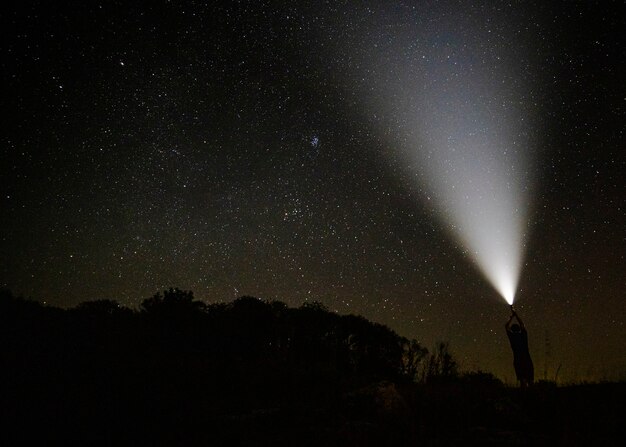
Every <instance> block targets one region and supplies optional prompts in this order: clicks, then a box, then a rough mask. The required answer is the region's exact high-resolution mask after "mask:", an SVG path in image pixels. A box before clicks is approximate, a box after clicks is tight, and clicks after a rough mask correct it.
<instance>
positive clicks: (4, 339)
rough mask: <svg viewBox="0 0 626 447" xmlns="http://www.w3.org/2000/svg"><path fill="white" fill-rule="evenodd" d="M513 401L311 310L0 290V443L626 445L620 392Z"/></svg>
mask: <svg viewBox="0 0 626 447" xmlns="http://www.w3.org/2000/svg"><path fill="white" fill-rule="evenodd" d="M518 391H519V390H515V389H511V388H508V387H504V386H503V385H502V383H501V382H500V381H499V380H497V379H496V378H494V377H493V376H492V375H490V374H488V373H465V374H460V373H459V371H458V368H457V364H456V362H455V361H454V359H453V357H452V356H451V355H450V353H449V349H448V346H447V344H445V343H440V344H439V345H438V346H436V347H435V348H434V349H433V352H429V351H428V350H427V349H426V348H425V347H423V346H421V345H420V344H419V343H418V342H417V341H415V340H408V339H406V338H404V337H401V336H399V335H398V334H396V333H395V332H394V331H392V330H391V329H389V328H388V327H386V326H383V325H380V324H376V323H372V322H370V321H368V320H366V319H365V318H363V317H360V316H355V315H338V314H336V313H333V312H329V311H328V310H327V309H326V308H325V307H324V306H323V305H322V304H320V303H305V304H304V305H302V306H301V307H299V308H290V307H288V306H287V305H286V304H285V303H282V302H279V301H262V300H259V299H257V298H252V297H242V298H239V299H237V300H235V301H233V302H230V303H218V304H209V305H207V304H205V303H203V302H201V301H198V300H195V299H194V297H193V294H192V293H191V292H187V291H182V290H179V289H170V290H167V291H164V292H163V293H158V294H156V295H154V296H153V297H151V298H148V299H145V300H144V301H143V302H142V303H141V306H140V307H139V309H137V310H133V309H129V308H127V307H124V306H121V305H120V304H119V303H117V302H115V301H109V300H101V301H90V302H85V303H82V304H80V305H78V306H76V307H75V308H72V309H60V308H57V307H50V306H44V305H41V304H40V303H38V302H36V301H30V300H25V299H23V298H19V297H15V296H13V295H12V294H11V293H10V292H8V291H3V292H0V445H2V446H5V445H6V446H12V445H34V444H36V443H37V444H41V445H57V444H60V443H63V444H65V445H90V446H93V445H111V446H119V445H146V446H154V445H168V446H170V445H172V446H174V445H184V446H192V445H202V446H206V445H219V446H228V445H259V446H260V445H268V446H269V445H271V446H295V445H297V446H308V445H310V446H318V445H319V446H333V445H336V446H344V445H350V446H382V445H390V446H403V445H406V446H409V445H411V446H412V445H459V444H460V443H463V444H464V445H504V444H510V445H568V446H570V445H577V444H576V443H574V444H572V442H571V440H572V439H578V440H580V441H581V442H582V444H579V445H591V444H592V443H594V442H595V441H597V440H598V439H599V440H600V441H607V440H609V441H612V440H613V439H623V437H620V436H619V433H621V432H620V430H621V429H620V427H622V426H623V424H621V420H622V416H623V411H620V410H619V408H620V407H621V406H622V403H623V400H624V398H625V396H624V387H623V386H622V385H620V384H614V385H607V386H604V387H602V388H598V387H596V388H588V389H580V390H564V389H557V388H556V387H548V388H546V387H545V386H544V387H543V388H540V387H535V388H534V389H532V390H530V391H528V392H527V394H523V395H522V394H520V395H518V394H517V392H518ZM592 410H593V411H592ZM590 414H593V417H590V416H589V415H590ZM600 444H602V442H600ZM603 445H613V444H611V443H610V442H609V443H606V442H605V443H604V444H603ZM616 445H617V444H616Z"/></svg>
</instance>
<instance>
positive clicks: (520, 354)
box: [504, 306, 535, 388]
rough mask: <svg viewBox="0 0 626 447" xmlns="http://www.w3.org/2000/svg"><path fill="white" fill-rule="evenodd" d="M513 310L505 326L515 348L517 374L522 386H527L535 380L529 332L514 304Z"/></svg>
mask: <svg viewBox="0 0 626 447" xmlns="http://www.w3.org/2000/svg"><path fill="white" fill-rule="evenodd" d="M511 312H512V314H511V318H509V321H507V322H506V325H505V326H504V327H505V328H506V335H507V336H508V337H509V341H510V342H511V349H513V366H514V367H515V375H516V376H517V380H519V382H520V386H521V387H522V388H526V387H527V386H528V385H530V384H532V383H533V381H534V380H535V368H534V367H533V361H532V359H531V358H530V353H529V352H528V333H527V332H526V328H525V327H524V323H523V322H522V320H521V318H520V317H519V316H518V315H517V313H516V312H515V310H513V306H511ZM513 319H515V320H517V323H513Z"/></svg>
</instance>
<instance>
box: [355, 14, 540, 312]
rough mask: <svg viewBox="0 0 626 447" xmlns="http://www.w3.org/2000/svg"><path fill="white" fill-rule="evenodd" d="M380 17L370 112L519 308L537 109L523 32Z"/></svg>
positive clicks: (372, 54)
mask: <svg viewBox="0 0 626 447" xmlns="http://www.w3.org/2000/svg"><path fill="white" fill-rule="evenodd" d="M466 12H467V11H466ZM380 17H382V19H381V22H382V23H378V24H376V27H377V28H378V29H383V30H386V31H385V33H386V34H384V35H382V36H379V34H372V33H370V34H369V35H370V36H374V37H373V38H374V39H375V42H368V44H370V45H368V47H369V48H375V50H372V51H368V54H367V56H368V59H369V60H371V61H373V64H372V65H370V66H369V67H368V68H367V70H366V72H365V74H364V75H363V78H364V79H365V78H366V77H368V79H369V82H370V85H369V86H367V88H366V90H365V94H366V95H367V94H369V95H370V99H369V101H370V107H371V106H372V105H374V109H373V110H372V112H374V113H376V114H378V115H384V116H385V123H384V126H385V128H386V133H387V135H389V136H390V139H391V140H392V141H391V144H392V145H393V146H394V147H400V150H399V152H398V153H399V154H400V155H401V160H402V161H403V165H404V166H406V167H407V172H408V173H409V174H410V175H411V177H413V178H415V179H416V185H417V187H418V188H419V189H420V191H421V192H422V194H423V195H424V196H429V200H430V197H432V199H433V201H434V203H435V208H436V209H437V211H438V215H439V217H440V218H441V220H442V222H443V223H444V225H445V226H446V228H448V229H449V231H450V233H451V234H452V235H453V237H454V238H455V239H456V240H457V241H459V243H460V244H461V245H462V246H463V247H464V249H465V252H466V254H467V255H468V256H469V257H470V258H471V259H472V260H473V261H474V263H475V264H476V266H477V267H478V269H479V270H480V271H481V272H482V273H483V275H484V276H485V278H486V279H487V280H488V281H489V282H490V283H491V284H492V286H493V287H494V288H495V290H496V291H497V292H498V293H499V294H500V295H501V296H502V297H503V298H504V299H505V300H506V302H507V303H509V304H512V303H513V301H514V299H515V292H516V290H517V286H518V281H519V278H520V274H521V268H522V263H523V255H524V246H525V229H526V221H527V217H528V205H529V198H530V189H531V188H530V186H531V181H530V178H529V174H528V173H529V172H530V168H531V161H532V157H530V156H529V154H530V153H531V152H532V148H533V146H534V140H535V136H534V135H533V134H532V127H533V126H532V122H533V111H534V109H535V108H536V107H537V104H536V100H534V99H533V93H532V89H531V88H530V84H531V83H529V82H527V79H528V77H529V74H528V72H529V63H528V61H527V60H526V61H525V60H524V57H523V52H522V51H521V49H520V48H516V47H515V45H516V42H517V44H518V45H519V44H520V42H521V41H522V38H521V37H520V36H509V37H510V39H509V38H507V36H506V29H507V28H506V26H507V23H499V24H496V26H497V27H498V29H499V32H498V33H497V34H494V33H492V32H491V30H492V27H493V26H494V24H493V23H491V22H490V18H489V17H486V18H485V19H484V21H482V23H481V20H479V19H477V18H476V16H473V17H470V15H468V14H465V13H464V12H462V11H459V12H457V13H456V14H454V13H444V14H440V11H439V12H438V11H436V10H430V11H418V12H417V13H416V14H415V15H414V16H410V15H407V16H406V17H405V16H399V15H398V14H396V13H389V14H387V15H385V12H383V13H381V15H380ZM512 20H514V18H513V19H512ZM417 23H419V24H420V25H419V26H418V25H416V24H417ZM511 23H515V22H513V21H512V22H511ZM396 30H398V31H396ZM371 92H378V95H376V94H375V93H374V94H372V93H371ZM381 112H382V113H381Z"/></svg>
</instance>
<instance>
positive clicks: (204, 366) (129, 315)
mask: <svg viewBox="0 0 626 447" xmlns="http://www.w3.org/2000/svg"><path fill="white" fill-rule="evenodd" d="M0 335H1V340H0V344H1V347H2V353H3V356H6V357H5V358H6V360H7V361H8V362H9V364H19V365H22V366H23V367H26V368H28V369H35V370H38V369H40V368H42V367H46V366H48V365H50V364H58V363H63V364H65V365H67V366H68V367H70V366H71V367H72V368H77V371H78V370H80V371H81V372H84V373H94V372H95V371H93V370H98V371H100V370H111V371H110V372H111V373H115V371H114V370H115V367H116V366H122V365H123V366H125V367H126V366H128V365H129V364H132V365H134V366H137V367H141V366H143V365H145V364H150V365H151V366H152V367H157V366H158V367H159V368H168V367H170V366H172V365H170V363H171V362H189V363H190V364H189V365H187V366H188V367H189V368H188V369H193V370H194V371H187V372H186V374H196V373H197V371H201V374H202V375H203V377H204V378H205V380H206V379H209V378H210V379H222V378H223V376H226V377H228V378H229V380H230V381H231V382H232V380H233V378H237V379H241V380H245V381H248V380H252V379H251V378H250V376H254V377H255V379H254V380H255V381H262V382H266V383H267V382H281V381H283V380H285V377H283V376H284V375H287V376H288V377H289V381H291V382H293V381H294V377H295V378H297V379H296V382H297V381H299V380H306V381H311V380H312V381H324V380H329V379H332V381H333V382H342V381H347V382H349V383H351V384H357V385H358V384H367V383H371V382H372V381H379V380H411V381H422V382H423V381H428V380H433V379H441V378H446V377H455V376H456V375H457V373H458V369H457V364H456V362H455V360H454V359H453V358H452V356H451V355H450V353H449V350H448V346H447V344H445V343H440V344H439V345H438V346H437V347H436V348H435V350H434V352H433V353H429V351H428V350H427V349H426V348H425V347H423V346H421V345H420V344H419V343H418V342H417V341H416V340H409V339H407V338H404V337H401V336H399V335H398V334H396V333H395V332H394V331H393V330H391V329H389V328H388V327H386V326H384V325H381V324H377V323H372V322H370V321H368V320H367V319H365V318H363V317H361V316H355V315H338V314H336V313H333V312H330V311H328V310H327V308H326V307H325V306H324V305H323V304H321V303H319V302H306V303H304V304H303V305H302V306H301V307H299V308H290V307H288V306H287V305H286V304H285V303H283V302H281V301H263V300H260V299H258V298H254V297H249V296H244V297H241V298H238V299H236V300H235V301H233V302H230V303H217V304H205V303H204V302H202V301H198V300H195V299H194V296H193V292H191V291H183V290H180V289H176V288H171V289H169V290H166V291H164V292H163V293H157V294H155V295H154V296H152V297H151V298H148V299H145V300H143V302H142V303H141V305H140V307H139V309H138V310H133V309H129V308H127V307H124V306H122V305H120V304H119V303H118V302H116V301H113V300H98V301H86V302H83V303H81V304H79V305H78V306H76V307H74V308H71V309H60V308H57V307H50V306H43V305H41V304H40V303H38V302H36V301H31V300H26V299H23V298H20V297H14V296H13V295H12V294H11V292H9V291H2V292H0ZM29 362H32V364H28V363H29ZM83 363H84V364H83ZM142 363H143V365H142ZM135 371H137V370H136V369H135Z"/></svg>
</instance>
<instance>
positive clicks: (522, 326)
mask: <svg viewBox="0 0 626 447" xmlns="http://www.w3.org/2000/svg"><path fill="white" fill-rule="evenodd" d="M513 317H515V318H516V319H517V322H518V323H519V325H520V327H521V328H522V329H523V330H525V329H526V328H525V327H524V322H523V321H522V319H521V318H520V317H519V315H517V312H515V311H513V315H511V318H513Z"/></svg>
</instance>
